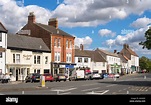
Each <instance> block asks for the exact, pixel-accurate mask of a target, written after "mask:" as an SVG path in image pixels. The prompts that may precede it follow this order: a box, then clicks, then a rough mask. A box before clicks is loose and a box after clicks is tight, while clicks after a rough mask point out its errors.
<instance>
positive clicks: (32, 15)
mask: <svg viewBox="0 0 151 105" xmlns="http://www.w3.org/2000/svg"><path fill="white" fill-rule="evenodd" d="M35 22H36V17H35V15H34V12H30V13H29V15H28V23H35Z"/></svg>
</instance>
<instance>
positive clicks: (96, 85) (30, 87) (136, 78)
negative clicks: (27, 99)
mask: <svg viewBox="0 0 151 105" xmlns="http://www.w3.org/2000/svg"><path fill="white" fill-rule="evenodd" d="M0 94H1V95H21V94H22V95H119V94H120V95H125V94H136V95H137V94H151V74H150V73H142V74H137V73H136V74H132V75H127V76H121V77H120V78H117V79H112V78H106V79H100V80H79V81H66V82H64V81H63V82H46V84H45V87H41V84H40V83H13V84H12V83H8V84H0Z"/></svg>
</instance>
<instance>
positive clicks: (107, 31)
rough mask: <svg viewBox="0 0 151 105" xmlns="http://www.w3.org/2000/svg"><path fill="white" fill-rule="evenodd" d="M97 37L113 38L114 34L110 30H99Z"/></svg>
mask: <svg viewBox="0 0 151 105" xmlns="http://www.w3.org/2000/svg"><path fill="white" fill-rule="evenodd" d="M99 35H101V36H112V37H113V36H115V32H112V31H111V30H108V29H100V30H99Z"/></svg>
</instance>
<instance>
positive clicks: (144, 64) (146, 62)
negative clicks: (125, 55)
mask: <svg viewBox="0 0 151 105" xmlns="http://www.w3.org/2000/svg"><path fill="white" fill-rule="evenodd" d="M139 66H140V68H141V70H143V69H146V70H147V71H151V59H148V58H146V57H144V56H142V57H141V58H139Z"/></svg>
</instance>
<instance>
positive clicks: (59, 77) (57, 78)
mask: <svg viewBox="0 0 151 105" xmlns="http://www.w3.org/2000/svg"><path fill="white" fill-rule="evenodd" d="M54 79H55V81H56V82H57V81H59V82H60V81H66V80H67V77H66V76H65V74H63V73H61V74H56V75H55V76H54Z"/></svg>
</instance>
